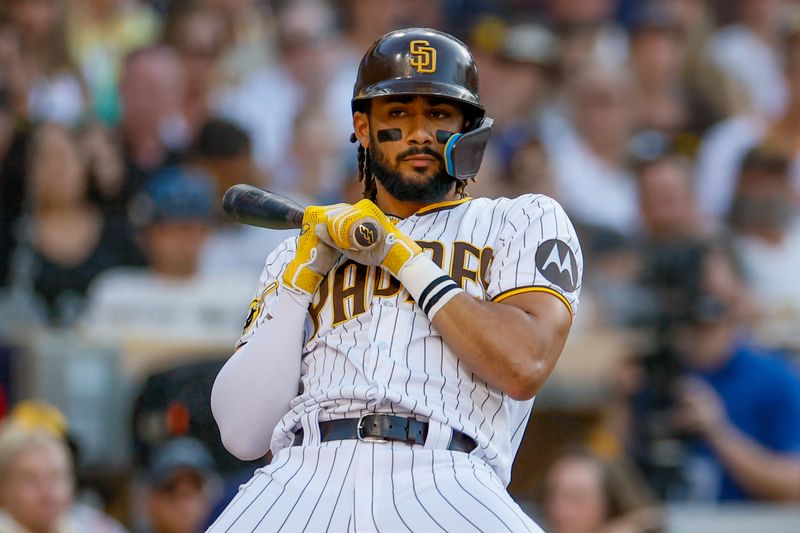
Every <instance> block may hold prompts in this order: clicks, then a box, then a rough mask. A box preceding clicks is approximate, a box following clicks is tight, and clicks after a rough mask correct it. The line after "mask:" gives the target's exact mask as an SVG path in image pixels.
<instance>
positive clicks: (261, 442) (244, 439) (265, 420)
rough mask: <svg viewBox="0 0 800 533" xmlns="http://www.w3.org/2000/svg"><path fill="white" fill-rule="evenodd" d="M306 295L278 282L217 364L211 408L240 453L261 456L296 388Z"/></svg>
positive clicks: (244, 457)
mask: <svg viewBox="0 0 800 533" xmlns="http://www.w3.org/2000/svg"><path fill="white" fill-rule="evenodd" d="M307 313H308V301H307V300H306V299H305V298H304V297H302V296H299V295H296V294H294V293H293V292H291V291H289V290H285V289H283V288H281V289H279V290H278V298H277V300H276V301H274V302H273V304H272V305H271V306H270V307H269V309H268V311H267V313H266V316H265V318H264V320H263V321H262V322H261V323H260V324H259V327H258V328H256V329H255V331H254V332H253V334H252V335H251V336H250V338H249V340H248V342H247V343H246V344H244V345H242V346H241V347H240V348H239V350H238V351H237V352H236V353H234V354H233V356H231V358H230V359H229V360H228V362H227V363H225V366H224V367H222V370H220V372H219V374H218V375H217V379H216V380H215V381H214V387H213V389H212V390H211V411H212V413H213V414H214V419H215V420H216V421H217V425H218V426H219V430H220V434H221V436H222V443H223V444H224V445H225V448H226V449H227V450H228V451H229V452H231V453H232V454H233V455H235V456H236V457H238V458H239V459H242V460H245V461H249V460H253V459H258V458H260V457H263V456H264V455H265V454H266V453H267V450H269V444H270V440H271V436H272V431H273V429H274V428H275V425H276V424H277V423H278V421H279V420H280V419H281V417H283V415H285V414H286V413H287V412H289V402H290V401H291V400H292V399H293V398H295V397H296V396H297V394H298V387H299V383H300V355H301V351H302V347H303V340H304V325H305V319H306V315H307Z"/></svg>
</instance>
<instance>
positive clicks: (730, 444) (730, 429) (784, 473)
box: [706, 423, 800, 501]
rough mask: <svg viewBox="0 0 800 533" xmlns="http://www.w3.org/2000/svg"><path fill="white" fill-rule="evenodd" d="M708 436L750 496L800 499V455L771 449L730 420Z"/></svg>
mask: <svg viewBox="0 0 800 533" xmlns="http://www.w3.org/2000/svg"><path fill="white" fill-rule="evenodd" d="M706 438H707V439H708V442H709V444H710V445H711V446H712V447H713V448H714V450H715V451H716V452H717V454H718V455H719V457H720V459H721V460H722V463H723V464H724V465H725V467H726V468H727V470H728V472H729V473H730V475H731V477H732V478H733V479H734V480H736V482H737V483H739V485H741V486H742V487H743V488H744V489H745V490H746V491H747V492H748V493H749V494H750V495H751V496H754V497H756V498H761V499H765V500H777V501H800V457H789V456H781V455H779V454H777V453H775V452H772V451H771V450H768V449H766V448H764V447H763V446H761V445H760V444H759V443H758V442H756V441H755V440H753V439H751V438H750V437H749V436H747V435H745V434H744V433H742V432H741V431H739V430H738V429H737V428H736V427H734V426H732V425H731V424H729V423H725V424H723V425H722V426H720V427H717V428H713V429H712V430H710V431H709V432H708V433H707V435H706Z"/></svg>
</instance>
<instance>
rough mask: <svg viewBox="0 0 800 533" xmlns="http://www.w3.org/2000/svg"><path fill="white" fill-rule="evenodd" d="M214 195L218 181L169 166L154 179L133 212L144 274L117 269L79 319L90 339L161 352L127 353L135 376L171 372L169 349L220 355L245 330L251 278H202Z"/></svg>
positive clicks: (100, 283) (93, 292)
mask: <svg viewBox="0 0 800 533" xmlns="http://www.w3.org/2000/svg"><path fill="white" fill-rule="evenodd" d="M214 196H215V192H214V184H213V181H212V180H211V178H209V177H208V176H207V175H205V174H203V173H201V172H199V171H197V170H193V169H190V168H187V167H170V168H167V169H165V170H163V171H161V172H159V173H158V174H156V175H155V176H153V178H152V179H151V180H150V181H149V182H148V183H147V184H146V185H145V188H144V190H143V192H142V193H140V194H139V195H137V196H136V197H135V198H134V199H133V201H132V203H131V209H130V211H131V219H132V220H133V222H134V224H135V225H136V227H137V235H138V240H139V242H140V246H141V248H142V251H143V253H144V256H145V258H146V259H147V265H148V266H147V268H120V269H114V270H112V271H109V272H107V273H106V275H104V276H101V277H100V278H98V279H97V280H96V281H95V283H93V284H92V287H91V289H90V294H89V301H88V304H87V306H86V313H85V314H84V316H83V317H82V320H81V325H82V328H83V330H84V331H85V332H86V333H87V334H88V335H89V336H91V337H92V338H95V339H98V340H102V341H112V342H113V341H116V342H120V341H122V342H125V341H139V345H140V346H142V345H143V344H149V345H150V346H157V345H159V344H160V345H161V346H162V350H161V351H160V352H158V353H152V354H146V353H144V352H141V353H140V352H137V351H131V352H130V353H128V354H127V355H128V356H129V360H128V361H127V363H129V366H128V368H129V370H131V371H132V372H134V373H136V372H137V371H141V370H147V369H148V368H147V367H149V366H150V365H151V364H158V365H160V366H165V365H168V364H169V357H166V355H165V353H164V352H165V349H164V348H163V346H164V345H165V344H169V345H172V346H176V347H181V346H183V352H184V353H185V352H186V351H187V350H186V346H192V347H196V348H198V349H200V348H202V350H203V351H204V352H210V353H212V354H216V350H217V349H219V348H221V347H222V346H227V345H229V343H233V342H234V341H235V339H236V336H237V334H238V332H239V331H241V326H242V323H243V321H244V317H243V316H242V313H241V309H242V305H243V304H245V303H246V302H247V301H249V300H250V299H251V298H252V285H251V282H252V278H250V277H246V276H235V275H230V273H226V274H220V275H209V276H205V275H202V274H201V272H200V271H199V265H200V254H201V251H202V249H203V246H204V244H205V242H206V239H207V238H208V235H209V233H210V232H211V227H212V226H211V224H212V216H213V212H214V209H213V206H212V201H213V199H214ZM248 285H249V286H248ZM166 351H167V352H169V353H170V354H172V353H173V352H172V351H169V350H166ZM178 351H180V350H178ZM147 355H151V356H152V357H153V358H150V359H148V357H147Z"/></svg>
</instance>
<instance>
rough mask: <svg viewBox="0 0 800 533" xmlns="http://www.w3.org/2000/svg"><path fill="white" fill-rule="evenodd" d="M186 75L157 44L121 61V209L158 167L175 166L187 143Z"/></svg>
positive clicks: (171, 54)
mask: <svg viewBox="0 0 800 533" xmlns="http://www.w3.org/2000/svg"><path fill="white" fill-rule="evenodd" d="M185 94H186V76H185V73H184V71H183V67H182V64H181V61H180V59H179V58H178V55H177V54H176V53H175V52H174V51H173V50H171V49H169V48H167V47H163V46H154V47H149V48H141V49H138V50H135V51H134V52H131V54H129V55H128V57H127V58H126V60H125V65H124V69H123V72H122V79H121V80H120V101H121V104H122V120H121V122H120V127H119V130H120V134H121V137H122V147H123V151H124V157H125V166H126V176H127V180H126V184H125V187H124V188H123V190H122V193H121V195H120V197H119V198H118V200H117V204H116V205H117V207H118V208H119V209H124V207H125V206H126V205H127V202H128V201H129V200H130V198H131V197H132V196H134V195H135V194H136V193H137V192H139V191H140V190H141V188H142V187H143V186H144V184H145V183H146V182H147V180H148V179H149V178H150V177H151V176H152V175H153V173H155V172H157V171H158V170H160V169H162V168H165V167H167V166H171V165H175V164H177V163H178V162H179V161H180V156H181V153H182V151H183V150H184V149H185V148H186V146H187V144H188V143H189V141H190V132H189V128H188V125H187V123H186V119H185V118H184V116H183V110H184V96H185Z"/></svg>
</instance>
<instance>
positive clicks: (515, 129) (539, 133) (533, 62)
mask: <svg viewBox="0 0 800 533" xmlns="http://www.w3.org/2000/svg"><path fill="white" fill-rule="evenodd" d="M494 24H497V21H496V20H495V19H488V21H487V22H485V23H484V24H482V25H478V26H477V27H476V28H475V29H474V30H473V34H474V40H475V42H476V45H475V47H476V48H477V49H478V50H479V51H478V52H477V54H478V61H479V64H480V66H481V80H480V81H481V100H482V101H483V102H484V105H485V106H486V108H487V109H491V110H492V113H491V117H492V118H493V119H494V125H493V126H492V137H491V140H490V145H489V150H488V151H487V152H488V153H487V154H485V155H484V165H482V167H481V173H480V176H479V177H478V180H477V183H475V185H473V186H471V187H470V190H471V191H472V192H471V194H473V195H475V196H489V197H493V198H494V197H498V196H513V195H514V194H515V193H514V192H513V189H514V188H515V185H516V186H518V184H515V183H513V177H512V176H511V172H510V165H511V160H512V158H513V157H514V156H515V155H516V152H517V151H518V150H520V149H521V148H522V147H523V146H524V145H526V143H528V142H529V141H531V140H535V141H538V142H541V140H542V137H543V136H545V135H547V134H548V133H550V132H549V131H547V128H548V126H551V125H550V124H549V120H548V119H550V118H551V117H550V116H549V115H550V114H551V110H550V104H551V101H550V100H551V97H552V91H553V88H554V87H555V84H556V82H557V69H556V67H557V60H558V42H557V37H556V35H555V34H554V33H553V31H552V30H551V29H550V28H549V27H548V26H545V25H543V24H538V23H530V22H527V23H513V24H512V23H509V24H508V25H505V26H503V25H501V26H498V27H497V28H496V29H494V28H493V25H494ZM497 34H499V35H500V37H497ZM493 41H498V42H493ZM484 67H488V68H484ZM484 72H486V74H487V75H486V76H484V75H483V74H484ZM493 166H494V167H497V168H496V169H493V168H492V167H493ZM518 190H519V193H522V192H539V191H537V190H536V189H518Z"/></svg>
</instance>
